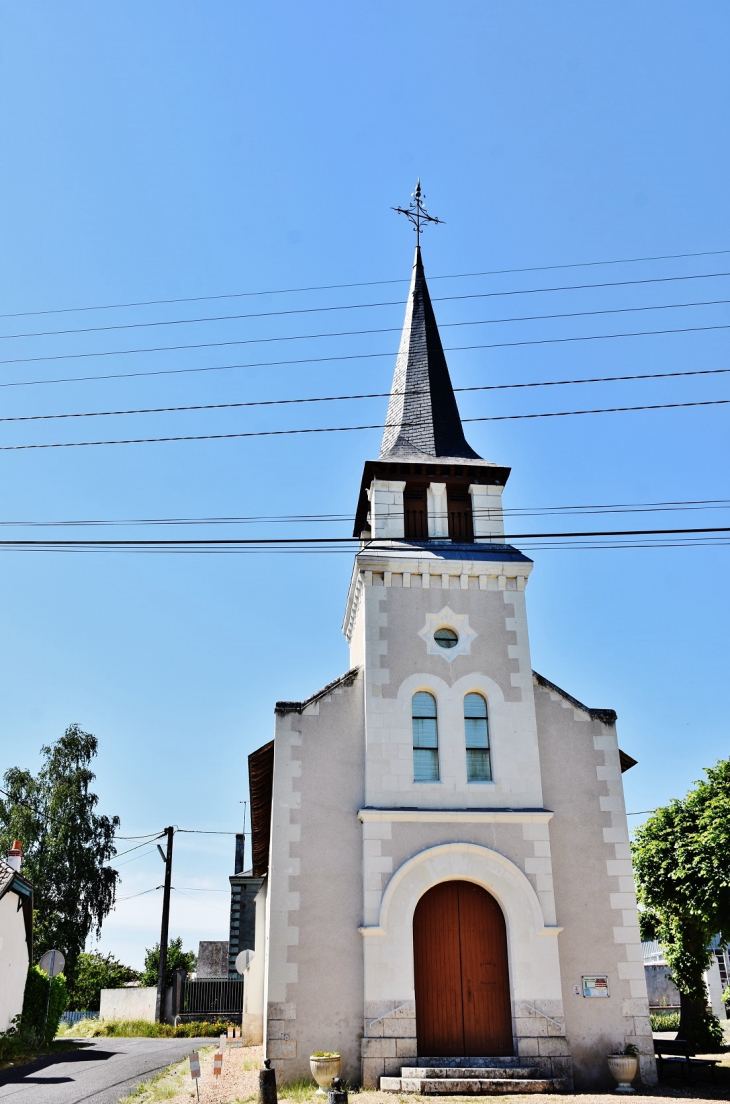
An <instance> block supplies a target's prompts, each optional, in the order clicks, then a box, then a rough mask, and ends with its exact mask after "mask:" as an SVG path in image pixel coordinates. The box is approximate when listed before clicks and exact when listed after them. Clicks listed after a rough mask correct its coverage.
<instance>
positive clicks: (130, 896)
mask: <svg viewBox="0 0 730 1104" xmlns="http://www.w3.org/2000/svg"><path fill="white" fill-rule="evenodd" d="M163 888H164V886H161V885H158V886H152V887H151V888H150V889H143V890H141V892H140V893H129V894H127V895H126V896H124V897H117V898H115V901H114V904H113V905H112V908H116V906H117V905H118V904H120V902H122V901H131V900H132V899H133V898H134V897H144V895H145V893H154V892H155V890H157V889H163Z"/></svg>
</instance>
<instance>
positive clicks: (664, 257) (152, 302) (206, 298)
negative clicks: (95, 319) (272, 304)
mask: <svg viewBox="0 0 730 1104" xmlns="http://www.w3.org/2000/svg"><path fill="white" fill-rule="evenodd" d="M726 253H730V249H711V250H705V251H703V252H700V253H665V254H661V255H658V256H653V257H621V258H617V259H613V260H609V261H578V262H574V263H572V264H560V265H532V266H530V267H529V268H497V269H492V270H491V271H486V272H456V273H452V274H450V275H448V274H447V275H440V276H429V280H462V279H469V278H472V277H477V276H505V275H510V274H515V273H520V272H551V271H552V272H554V271H557V270H559V269H569V268H595V267H597V266H600V265H616V264H641V263H644V262H648V261H677V260H683V259H685V258H689V257H719V256H722V255H723V254H726ZM406 283H408V278H407V277H400V278H398V279H393V280H363V281H358V282H356V283H348V284H319V285H315V286H311V287H299V288H274V289H271V290H266V291H234V292H227V293H224V294H222V295H194V296H187V297H184V298H178V299H143V300H137V301H136V302H127V303H104V304H99V305H97V306H87V307H56V308H54V309H51V310H35V311H16V312H14V313H12V314H0V318H27V317H31V316H35V315H46V314H75V313H79V312H82V311H95V310H120V309H124V308H128V307H153V306H166V305H170V304H174V303H202V302H211V301H212V300H216V299H243V298H248V297H250V296H255V295H295V294H300V293H303V292H307V291H333V290H339V289H342V288H355V287H377V286H381V285H384V284H406Z"/></svg>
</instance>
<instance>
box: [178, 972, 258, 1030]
mask: <svg viewBox="0 0 730 1104" xmlns="http://www.w3.org/2000/svg"><path fill="white" fill-rule="evenodd" d="M242 1012H243V978H241V979H240V980H235V981H229V980H228V978H196V979H195V980H194V981H185V982H183V986H182V1000H181V1003H180V1009H179V1012H178V1015H179V1016H180V1018H181V1019H186V1020H196V1019H203V1018H204V1017H208V1016H221V1017H225V1018H226V1019H237V1020H240V1018H241V1014H242Z"/></svg>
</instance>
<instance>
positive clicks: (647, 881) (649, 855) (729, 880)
mask: <svg viewBox="0 0 730 1104" xmlns="http://www.w3.org/2000/svg"><path fill="white" fill-rule="evenodd" d="M705 774H706V775H707V778H706V779H703V780H701V781H699V782H697V783H696V784H695V788H694V789H692V790H690V792H689V793H688V794H687V796H686V797H685V798H684V799H683V800H675V801H671V802H670V803H669V805H667V806H666V807H665V808H662V809H657V810H656V812H655V813H654V814H653V815H652V816H650V817H649V819H648V820H647V821H646V823H645V824H644V825H642V827H641V828H639V829H637V832H636V835H635V837H634V842H633V844H632V851H633V860H634V869H635V871H636V878H637V884H638V894H639V901H640V902H641V904H643V905H644V909H645V911H644V912H643V913H640V923H641V928H642V938H645V939H646V938H654V939H658V940H659V942H660V943H661V945H662V947H663V948H664V952H665V954H666V956H667V962H668V964H669V966H670V967H671V971H672V977H673V979H674V981H675V984H676V985H677V988H678V989H679V994H680V1000H681V1013H680V1022H679V1036H680V1038H683V1039H688V1040H689V1041H690V1042H692V1043H694V1045H695V1046H697V1047H698V1048H702V1049H716V1048H717V1047H718V1046H721V1045H722V1028H721V1026H720V1022H719V1020H718V1019H717V1017H716V1016H714V1015H713V1014H712V1012H710V1011H708V1009H707V991H706V986H705V981H704V976H703V975H704V972H705V970H706V969H707V967H708V966H709V965H710V962H711V960H712V952H711V951H710V950H708V947H709V946H710V943H711V941H712V939H713V937H714V936H716V935H719V936H720V938H721V940H722V941H723V942H726V941H728V940H729V939H730V759H725V760H721V761H719V762H718V763H716V764H715V766H714V767H710V768H708V769H707V770H706V771H705Z"/></svg>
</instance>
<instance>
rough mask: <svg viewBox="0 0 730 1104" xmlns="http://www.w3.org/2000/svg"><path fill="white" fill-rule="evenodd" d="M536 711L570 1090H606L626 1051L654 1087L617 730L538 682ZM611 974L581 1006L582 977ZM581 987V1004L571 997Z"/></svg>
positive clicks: (641, 953)
mask: <svg viewBox="0 0 730 1104" xmlns="http://www.w3.org/2000/svg"><path fill="white" fill-rule="evenodd" d="M535 708H536V711H537V722H538V733H539V740H540V761H541V764H542V782H543V792H544V797H545V805H546V807H547V808H549V809H552V810H553V811H554V813H555V816H554V817H553V819H552V821H551V822H550V840H551V852H552V868H553V879H554V885H555V901H556V909H557V922H558V924H560V925H561V926H562V928H563V933H562V935H561V936H560V939H559V948H560V965H561V975H562V983H563V1004H564V1008H565V1023H566V1028H567V1032H568V1038H569V1040H570V1046H571V1054H572V1056H573V1067H574V1073H575V1081H576V1086H577V1087H579V1088H600V1087H604V1088H608V1087H609V1086H610V1085H611V1083H612V1082H611V1078H610V1076H609V1074H608V1070H607V1068H606V1063H605V1060H604V1056H605V1055H606V1054H608V1053H610V1052H612V1051H615V1048H616V1047H617V1046H620V1047H621V1049H622V1050H623V1047H624V1046H625V1045H626V1044H627V1043H633V1044H634V1045H635V1046H637V1047H638V1049H639V1051H640V1054H641V1058H640V1067H641V1074H642V1079H643V1081H644V1083H645V1084H653V1083H654V1082H655V1081H656V1065H655V1061H654V1048H653V1039H652V1034H651V1025H650V1023H649V1007H648V999H647V992H646V980H645V977H644V962H643V952H642V947H641V940H640V937H639V918H638V913H637V909H636V896H635V890H634V879H633V872H632V867H631V853H630V849H629V834H628V826H627V822H626V812H625V806H624V797H623V784H622V781H621V767H620V763H619V755H618V743H617V738H616V730H615V727H614V726H613V725H611V724H605V723H603V721H601V720H597V719H591V717H590V715H589V714H588V713H587V712H586V711H585V709H580V708H577V707H576V704H575V703H574V702H571V701H570V700H568V699H567V697H564V696H562V695H561V694H560V693H558V692H555V691H552V690H550V689H547V688H545V687H543V686H541V685H539V684H537V683H536V685H535ZM591 974H606V975H608V986H609V994H610V995H609V997H608V998H584V997H583V996H582V995H580V993H581V978H582V976H583V975H591ZM576 987H577V988H578V993H579V995H576V994H575V988H576Z"/></svg>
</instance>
